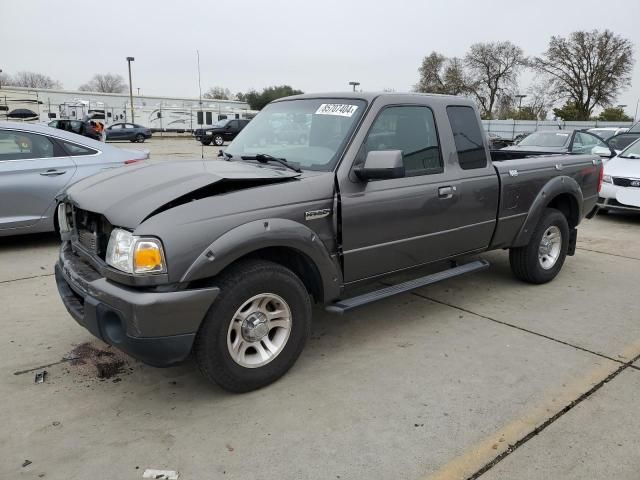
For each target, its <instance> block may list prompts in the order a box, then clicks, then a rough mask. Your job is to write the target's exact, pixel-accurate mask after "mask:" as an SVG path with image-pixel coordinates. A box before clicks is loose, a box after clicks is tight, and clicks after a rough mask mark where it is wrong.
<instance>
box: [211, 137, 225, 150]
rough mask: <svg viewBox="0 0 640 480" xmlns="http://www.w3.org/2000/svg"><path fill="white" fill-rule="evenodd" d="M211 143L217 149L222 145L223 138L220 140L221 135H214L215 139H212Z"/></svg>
mask: <svg viewBox="0 0 640 480" xmlns="http://www.w3.org/2000/svg"><path fill="white" fill-rule="evenodd" d="M213 143H215V144H216V145H217V146H218V147H221V146H222V144H223V143H224V138H222V135H216V136H215V137H213Z"/></svg>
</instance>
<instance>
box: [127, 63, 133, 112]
mask: <svg viewBox="0 0 640 480" xmlns="http://www.w3.org/2000/svg"><path fill="white" fill-rule="evenodd" d="M134 60H135V58H133V57H127V65H128V66H129V102H131V123H135V118H134V116H133V85H132V83H131V62H133V61H134Z"/></svg>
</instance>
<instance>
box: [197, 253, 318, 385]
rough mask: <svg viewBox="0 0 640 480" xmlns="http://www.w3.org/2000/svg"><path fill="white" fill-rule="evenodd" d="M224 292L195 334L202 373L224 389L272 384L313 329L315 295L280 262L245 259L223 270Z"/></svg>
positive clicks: (300, 350)
mask: <svg viewBox="0 0 640 480" xmlns="http://www.w3.org/2000/svg"><path fill="white" fill-rule="evenodd" d="M217 286H218V287H219V288H220V295H219V296H218V298H217V299H216V300H215V302H214V304H213V306H212V307H211V309H210V310H209V312H208V313H207V316H206V318H205V320H204V322H203V324H202V326H201V328H200V331H199V332H198V334H197V336H196V342H195V345H194V351H195V357H196V361H197V363H198V366H199V367H200V370H201V371H202V373H203V374H204V375H205V376H206V377H207V378H208V379H209V380H211V381H213V382H215V383H217V384H218V385H220V386H221V387H222V388H224V389H225V390H229V391H232V392H248V391H251V390H255V389H257V388H260V387H263V386H265V385H268V384H270V383H272V382H274V381H275V380H277V379H278V378H280V377H281V376H282V375H284V374H285V373H286V372H287V370H289V368H291V366H292V365H293V364H294V363H295V361H296V360H297V358H298V356H299V355H300V353H301V352H302V349H303V347H304V345H305V343H306V340H307V337H308V336H309V333H310V329H311V301H310V298H309V294H308V292H307V290H306V289H305V287H304V285H303V284H302V282H301V281H300V279H299V278H298V277H297V276H296V275H295V274H294V273H293V272H292V271H291V270H289V269H287V268H285V267H283V266H281V265H278V264H276V263H272V262H267V261H261V260H253V261H245V262H242V263H240V264H238V265H237V266H235V267H232V269H231V270H230V271H229V272H227V273H226V274H223V275H222V276H221V277H220V279H219V281H218V282H217Z"/></svg>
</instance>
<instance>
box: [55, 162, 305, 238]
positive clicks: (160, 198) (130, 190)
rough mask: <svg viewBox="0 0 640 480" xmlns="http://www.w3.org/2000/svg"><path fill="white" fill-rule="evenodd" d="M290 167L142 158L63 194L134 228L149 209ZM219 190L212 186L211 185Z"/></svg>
mask: <svg viewBox="0 0 640 480" xmlns="http://www.w3.org/2000/svg"><path fill="white" fill-rule="evenodd" d="M299 175H300V174H299V173H296V172H294V171H292V170H281V169H274V168H270V167H267V166H262V165H257V164H254V163H248V162H239V161H235V162H226V161H223V160H198V161H172V162H157V163H154V162H142V163H137V164H133V165H127V166H124V167H120V168H115V169H112V170H108V171H106V172H103V173H100V174H98V175H94V176H92V177H89V178H86V179H84V180H81V181H79V182H78V183H75V184H73V185H72V186H71V187H69V189H68V190H67V192H66V195H67V198H68V199H69V200H70V201H71V202H72V203H74V204H75V205H77V206H78V207H80V208H82V209H83V210H88V211H90V212H95V213H100V214H102V215H104V216H105V217H106V218H107V220H109V222H110V223H111V224H112V225H115V226H118V227H126V228H131V229H133V228H135V227H137V226H138V225H139V224H140V223H142V222H143V221H144V220H145V219H146V218H147V217H149V216H150V215H152V214H153V213H154V212H157V211H161V210H163V209H166V208H170V206H171V205H172V204H174V203H175V202H184V201H189V200H190V199H191V198H190V197H191V196H192V195H194V194H195V195H196V196H195V197H193V198H203V197H205V196H210V195H215V194H216V191H219V192H222V191H225V189H234V190H237V189H241V188H249V187H255V186H259V185H262V184H272V183H275V182H285V181H290V180H292V179H293V178H294V177H297V176H299ZM216 186H217V187H219V188H215V187H216Z"/></svg>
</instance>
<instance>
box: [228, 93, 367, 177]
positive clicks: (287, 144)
mask: <svg viewBox="0 0 640 480" xmlns="http://www.w3.org/2000/svg"><path fill="white" fill-rule="evenodd" d="M365 106H366V103H365V102H364V101H363V100H355V99H344V98H342V99H341V98H321V99H308V100H307V99H305V100H285V101H282V102H276V103H271V104H269V105H267V106H266V107H265V108H264V109H262V111H261V112H260V113H259V114H258V115H257V116H256V117H255V118H254V119H253V120H251V122H250V123H249V124H248V125H247V126H246V127H245V128H244V129H243V130H242V131H241V132H240V134H239V135H238V136H237V137H236V138H235V140H234V141H233V142H232V143H231V144H230V145H229V147H228V148H227V150H226V153H229V154H231V155H233V156H234V157H243V156H252V155H256V154H265V155H271V156H274V157H278V158H284V159H286V160H287V161H288V162H290V163H294V164H296V165H299V166H300V168H303V169H309V170H321V171H330V170H332V169H333V167H334V166H335V164H336V162H337V161H338V158H339V156H340V153H341V152H342V149H343V148H344V145H345V144H346V142H347V140H348V139H349V136H350V135H351V132H353V129H354V128H355V126H356V124H357V123H358V120H359V119H360V117H361V116H362V113H363V112H364V109H365Z"/></svg>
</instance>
